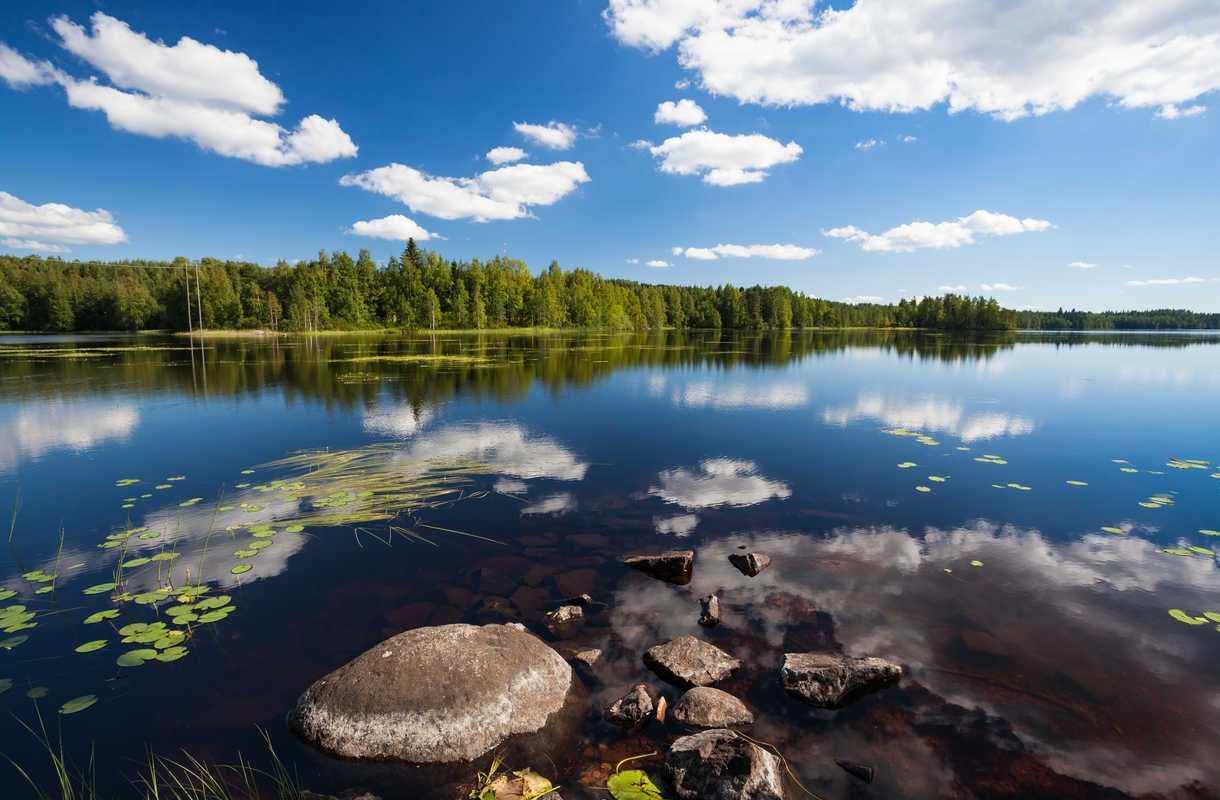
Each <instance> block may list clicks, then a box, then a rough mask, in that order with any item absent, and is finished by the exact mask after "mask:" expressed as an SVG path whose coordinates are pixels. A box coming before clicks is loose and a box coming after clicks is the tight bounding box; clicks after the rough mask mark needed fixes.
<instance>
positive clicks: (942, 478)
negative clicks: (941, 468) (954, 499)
mask: <svg viewBox="0 0 1220 800" xmlns="http://www.w3.org/2000/svg"><path fill="white" fill-rule="evenodd" d="M928 480H930V481H932V483H944V482H945V481H947V480H949V479H948V478H947V477H945V476H944V475H929V476H928Z"/></svg>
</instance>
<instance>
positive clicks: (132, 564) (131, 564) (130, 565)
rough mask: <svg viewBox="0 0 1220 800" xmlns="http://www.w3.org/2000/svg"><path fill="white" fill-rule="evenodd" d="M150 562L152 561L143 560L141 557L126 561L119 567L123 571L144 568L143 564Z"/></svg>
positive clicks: (149, 559) (148, 559)
mask: <svg viewBox="0 0 1220 800" xmlns="http://www.w3.org/2000/svg"><path fill="white" fill-rule="evenodd" d="M150 561H152V559H151V558H145V557H143V556H139V557H138V558H131V559H128V560H127V561H124V562H123V563H122V564H120V565H119V566H121V567H122V568H123V569H135V568H136V567H142V566H144V565H145V564H147V563H149V562H150Z"/></svg>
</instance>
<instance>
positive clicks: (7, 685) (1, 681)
mask: <svg viewBox="0 0 1220 800" xmlns="http://www.w3.org/2000/svg"><path fill="white" fill-rule="evenodd" d="M12 688H13V679H12V678H0V693H3V692H7V691H8V690H9V689H12Z"/></svg>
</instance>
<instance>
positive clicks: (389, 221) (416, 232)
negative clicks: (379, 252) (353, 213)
mask: <svg viewBox="0 0 1220 800" xmlns="http://www.w3.org/2000/svg"><path fill="white" fill-rule="evenodd" d="M348 233H354V234H356V235H357V236H372V237H374V238H377V239H391V240H393V241H397V242H405V241H406V240H407V239H415V240H416V241H419V242H426V241H428V240H429V239H444V238H445V237H444V236H440V235H439V234H435V233H433V232H432V231H429V230H427V229H425V228H424V227H423V226H422V225H420V224H419V223H418V222H416V221H415V220H413V219H411V218H410V217H404V216H403V215H402V214H391V215H389V216H388V217H382V218H381V219H362V220H358V221H356V222H353V223H352V227H351V228H350V229H349V230H348Z"/></svg>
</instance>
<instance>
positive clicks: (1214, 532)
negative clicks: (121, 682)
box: [9, 528, 1220, 597]
mask: <svg viewBox="0 0 1220 800" xmlns="http://www.w3.org/2000/svg"><path fill="white" fill-rule="evenodd" d="M1199 533H1201V534H1203V535H1204V536H1220V531H1217V530H1212V529H1211V528H1200V529H1199ZM9 597H12V595H9Z"/></svg>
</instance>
